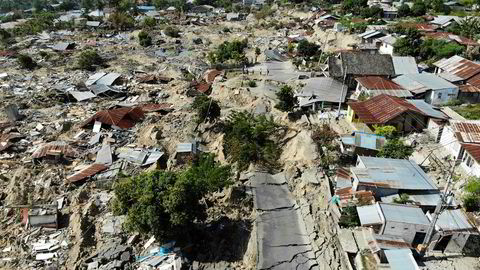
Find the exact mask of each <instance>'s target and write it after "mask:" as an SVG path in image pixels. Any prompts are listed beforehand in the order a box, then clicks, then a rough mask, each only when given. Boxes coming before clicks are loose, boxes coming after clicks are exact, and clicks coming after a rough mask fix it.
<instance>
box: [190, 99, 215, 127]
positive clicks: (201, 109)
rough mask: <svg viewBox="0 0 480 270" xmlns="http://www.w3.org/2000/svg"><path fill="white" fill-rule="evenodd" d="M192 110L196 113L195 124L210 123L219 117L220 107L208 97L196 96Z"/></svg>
mask: <svg viewBox="0 0 480 270" xmlns="http://www.w3.org/2000/svg"><path fill="white" fill-rule="evenodd" d="M192 108H193V109H194V110H196V112H197V123H202V122H204V121H205V120H208V121H209V122H212V121H213V120H215V119H217V118H218V117H219V116H220V111H221V109H220V105H218V102H217V101H216V100H213V99H212V98H210V97H208V96H203V95H202V96H197V97H195V100H194V101H193V104H192Z"/></svg>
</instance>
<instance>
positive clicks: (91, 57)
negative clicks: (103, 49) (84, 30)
mask: <svg viewBox="0 0 480 270" xmlns="http://www.w3.org/2000/svg"><path fill="white" fill-rule="evenodd" d="M103 62H104V60H103V59H102V57H101V56H100V55H99V54H98V53H97V52H96V51H94V50H86V51H83V52H82V53H81V54H80V56H79V58H78V68H80V69H85V70H90V71H93V70H95V69H96V66H99V65H102V64H103Z"/></svg>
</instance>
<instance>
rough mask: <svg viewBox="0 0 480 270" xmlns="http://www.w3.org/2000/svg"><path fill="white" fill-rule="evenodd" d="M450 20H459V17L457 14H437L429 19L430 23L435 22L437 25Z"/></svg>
mask: <svg viewBox="0 0 480 270" xmlns="http://www.w3.org/2000/svg"><path fill="white" fill-rule="evenodd" d="M450 21H456V22H460V21H461V18H460V17H458V16H444V15H438V16H436V17H435V18H434V19H433V21H431V22H430V23H431V24H437V25H444V24H446V23H448V22H450Z"/></svg>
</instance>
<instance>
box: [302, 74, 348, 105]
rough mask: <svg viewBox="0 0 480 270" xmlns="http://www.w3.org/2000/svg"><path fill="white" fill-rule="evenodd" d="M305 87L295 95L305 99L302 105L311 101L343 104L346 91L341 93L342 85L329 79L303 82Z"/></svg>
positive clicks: (320, 78) (321, 78) (316, 78)
mask: <svg viewBox="0 0 480 270" xmlns="http://www.w3.org/2000/svg"><path fill="white" fill-rule="evenodd" d="M304 82H305V86H304V87H303V88H302V89H301V90H300V91H299V93H297V94H296V96H297V97H300V98H302V97H303V98H306V100H304V102H301V105H300V106H302V104H307V103H309V102H310V103H311V102H312V101H311V100H312V99H313V100H315V101H317V102H320V101H326V102H339V101H341V102H345V97H346V95H347V91H346V89H345V91H343V93H342V87H343V85H342V83H340V82H339V81H337V80H335V79H333V78H330V77H315V78H310V79H307V80H304Z"/></svg>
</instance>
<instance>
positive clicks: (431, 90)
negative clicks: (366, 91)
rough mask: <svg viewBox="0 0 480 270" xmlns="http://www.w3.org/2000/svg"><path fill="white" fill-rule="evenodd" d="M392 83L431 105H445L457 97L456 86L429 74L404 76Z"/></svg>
mask: <svg viewBox="0 0 480 270" xmlns="http://www.w3.org/2000/svg"><path fill="white" fill-rule="evenodd" d="M392 81H393V82H395V83H397V84H398V85H400V86H402V87H403V88H405V89H407V90H409V91H411V92H413V93H414V94H415V96H416V97H423V98H424V100H425V102H427V103H429V104H432V105H438V104H443V103H446V102H448V101H451V100H454V99H456V98H457V96H458V86H456V85H454V84H452V83H450V82H448V81H447V80H445V79H443V78H441V77H439V76H436V75H435V74H431V73H426V72H424V73H419V74H404V75H401V76H399V77H397V78H395V79H393V80H392Z"/></svg>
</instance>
